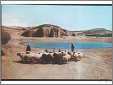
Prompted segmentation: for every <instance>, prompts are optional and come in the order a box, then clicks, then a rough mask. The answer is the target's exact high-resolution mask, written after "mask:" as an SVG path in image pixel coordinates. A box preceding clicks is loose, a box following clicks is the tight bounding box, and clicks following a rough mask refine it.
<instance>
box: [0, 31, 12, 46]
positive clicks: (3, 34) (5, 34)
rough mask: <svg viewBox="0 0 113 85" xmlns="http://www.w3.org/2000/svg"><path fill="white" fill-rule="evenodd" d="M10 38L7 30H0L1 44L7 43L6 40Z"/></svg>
mask: <svg viewBox="0 0 113 85" xmlns="http://www.w3.org/2000/svg"><path fill="white" fill-rule="evenodd" d="M10 39H11V36H10V34H9V33H8V32H5V31H1V44H2V45H4V44H7V43H8V41H9V40H10Z"/></svg>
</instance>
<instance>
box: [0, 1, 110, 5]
mask: <svg viewBox="0 0 113 85" xmlns="http://www.w3.org/2000/svg"><path fill="white" fill-rule="evenodd" d="M1 4H112V1H1Z"/></svg>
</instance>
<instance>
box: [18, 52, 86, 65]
mask: <svg viewBox="0 0 113 85" xmlns="http://www.w3.org/2000/svg"><path fill="white" fill-rule="evenodd" d="M17 56H19V57H20V58H21V61H22V62H23V63H41V64H65V63H68V62H69V61H79V60H80V59H81V58H82V57H83V56H84V54H83V53H81V52H75V51H73V52H71V51H68V50H62V51H61V50H59V51H55V50H53V51H52V52H51V51H47V50H45V51H43V52H40V53H33V52H29V53H17Z"/></svg>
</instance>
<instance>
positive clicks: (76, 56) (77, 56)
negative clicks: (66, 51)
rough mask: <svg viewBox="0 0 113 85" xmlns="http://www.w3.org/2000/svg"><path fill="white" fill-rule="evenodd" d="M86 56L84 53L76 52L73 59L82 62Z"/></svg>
mask: <svg viewBox="0 0 113 85" xmlns="http://www.w3.org/2000/svg"><path fill="white" fill-rule="evenodd" d="M83 56H84V54H83V53H81V52H74V54H73V57H74V58H76V59H77V60H80V59H81V58H82V57H83Z"/></svg>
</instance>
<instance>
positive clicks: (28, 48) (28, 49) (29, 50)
mask: <svg viewBox="0 0 113 85" xmlns="http://www.w3.org/2000/svg"><path fill="white" fill-rule="evenodd" d="M30 52H31V47H30V45H29V44H28V45H27V47H26V54H29V53H30Z"/></svg>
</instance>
